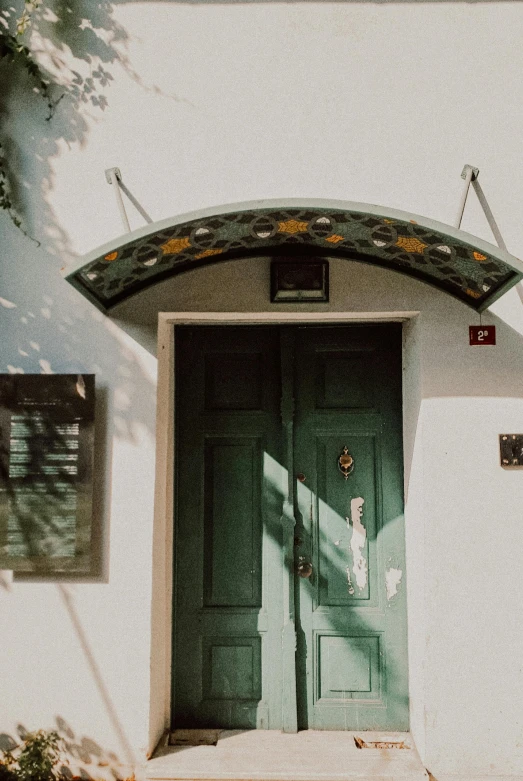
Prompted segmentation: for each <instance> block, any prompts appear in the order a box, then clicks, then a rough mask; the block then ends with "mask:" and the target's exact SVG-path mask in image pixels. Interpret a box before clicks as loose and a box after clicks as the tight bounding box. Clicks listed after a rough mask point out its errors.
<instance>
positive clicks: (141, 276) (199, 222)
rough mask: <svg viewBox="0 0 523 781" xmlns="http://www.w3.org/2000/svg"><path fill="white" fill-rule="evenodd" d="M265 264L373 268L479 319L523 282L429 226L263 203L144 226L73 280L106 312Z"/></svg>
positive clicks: (375, 214) (515, 263)
mask: <svg viewBox="0 0 523 781" xmlns="http://www.w3.org/2000/svg"><path fill="white" fill-rule="evenodd" d="M262 256H263V257H267V256H278V257H282V256H284V257H293V258H296V257H299V256H304V257H305V256H309V257H310V256H322V257H325V258H343V259H346V260H352V261H359V262H363V263H371V264H373V265H377V266H381V267H383V268H388V269H392V270H393V271H397V272H400V273H402V274H406V275H408V276H411V277H415V278H416V279H419V280H421V281H423V282H426V283H428V284H430V285H433V286H435V287H437V288H439V289H440V290H442V291H444V292H445V293H448V294H450V295H452V296H454V297H455V298H458V299H460V300H461V301H463V302H465V303H466V304H468V305H469V306H471V307H472V308H473V309H475V310H477V311H482V310H483V309H485V308H486V307H488V306H489V305H490V304H491V303H492V302H493V301H495V300H496V299H497V298H499V296H500V295H502V294H503V293H504V292H505V291H506V290H508V289H509V288H510V287H512V286H513V285H515V284H516V283H517V282H518V281H519V280H520V279H521V278H522V277H523V263H521V261H519V260H518V259H517V258H515V257H513V256H512V255H509V254H508V253H507V252H505V251H503V250H501V249H499V248H498V247H496V246H494V245H492V244H489V243H487V242H485V241H483V240H481V239H478V238H476V237H474V236H471V235H470V234H468V233H465V232H463V231H460V230H456V229H455V228H452V227H450V226H447V225H444V224H442V223H437V222H434V221H432V220H429V219H427V218H425V217H419V216H417V215H410V214H407V213H405V212H400V211H397V210H391V209H386V208H383V207H378V206H371V205H369V204H356V203H346V202H340V201H331V202H329V201H285V202H281V201H278V202H274V201H265V202H251V203H247V204H242V205H235V206H228V207H222V208H221V210H207V211H206V212H197V213H194V214H190V215H185V216H184V217H179V218H174V219H171V220H163V221H162V222H157V223H154V224H151V225H147V226H145V227H144V228H140V229H139V230H137V231H133V232H132V233H129V234H126V235H124V236H121V237H119V238H118V239H115V240H114V241H112V242H110V243H108V244H106V245H104V246H103V247H100V248H99V249H98V250H95V251H94V252H92V253H90V254H89V255H88V256H86V257H85V258H83V260H82V263H81V266H80V267H79V268H77V269H76V270H74V271H73V272H71V273H70V274H69V275H68V276H67V280H68V281H69V282H70V283H71V284H72V285H74V286H75V287H76V288H77V289H78V290H79V291H80V292H81V293H82V294H83V295H85V296H86V297H87V298H89V299H90V300H91V301H92V302H93V303H94V304H96V305H97V306H98V307H99V308H101V309H103V310H109V309H111V307H113V306H115V305H116V304H118V303H120V302H121V301H124V300H125V299H126V298H128V297H129V296H131V295H135V294H137V293H139V292H140V291H141V290H144V289H145V288H147V287H149V286H150V285H154V284H156V283H158V282H160V281H162V280H164V279H167V278H168V277H174V276H177V275H179V274H183V272H185V271H190V270H191V269H195V268H198V267H201V266H206V265H209V264H211V263H218V262H222V261H225V260H233V259H237V258H252V262H253V263H255V262H256V257H262ZM179 284H183V278H182V279H180V280H179Z"/></svg>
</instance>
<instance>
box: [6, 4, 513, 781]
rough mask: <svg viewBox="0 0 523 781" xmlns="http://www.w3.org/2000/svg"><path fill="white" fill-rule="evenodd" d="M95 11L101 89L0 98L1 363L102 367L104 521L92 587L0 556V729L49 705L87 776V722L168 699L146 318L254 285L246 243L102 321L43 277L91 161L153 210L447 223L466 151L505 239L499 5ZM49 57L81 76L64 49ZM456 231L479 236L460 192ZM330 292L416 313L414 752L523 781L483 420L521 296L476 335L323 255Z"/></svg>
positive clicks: (427, 300)
mask: <svg viewBox="0 0 523 781" xmlns="http://www.w3.org/2000/svg"><path fill="white" fill-rule="evenodd" d="M104 13H105V17H103V18H102V19H100V16H97V17H96V19H95V26H96V25H97V24H100V25H104V26H105V29H106V33H104V36H105V38H106V40H107V47H108V50H109V54H107V51H101V49H100V48H99V47H98V49H96V52H95V54H94V55H93V56H94V59H93V64H92V68H94V67H95V66H96V64H97V56H98V54H100V53H101V54H102V56H103V57H105V61H106V67H107V69H108V70H109V71H110V72H111V73H112V75H113V77H114V80H113V81H112V82H111V84H110V85H109V86H108V87H107V88H106V89H104V90H103V91H104V93H105V95H106V97H107V100H108V106H107V108H106V110H105V111H104V112H101V111H100V110H99V109H97V108H96V107H94V106H92V105H91V104H86V106H85V108H82V109H81V111H80V112H78V113H72V112H71V111H70V110H68V109H67V106H66V105H65V104H64V103H63V102H62V104H60V106H59V108H58V111H57V114H56V116H55V118H54V119H53V120H52V121H51V122H50V123H48V122H45V119H44V114H43V113H42V112H38V111H35V112H34V116H33V117H32V119H31V117H29V120H28V109H27V105H26V104H25V103H24V102H23V101H22V99H21V98H20V97H19V96H18V94H17V93H16V92H12V93H10V94H9V95H8V103H7V109H8V115H7V118H6V121H5V123H4V127H5V128H6V129H7V131H8V132H11V133H13V134H15V137H16V153H17V158H16V159H17V162H18V164H19V171H20V176H21V179H22V184H23V183H24V182H25V186H22V196H23V199H24V200H25V203H26V208H27V210H28V215H29V223H28V227H29V229H30V231H31V232H32V233H33V234H35V235H36V236H37V237H38V238H39V239H41V240H42V247H40V248H37V247H36V246H35V245H34V243H32V242H31V241H29V240H28V239H25V238H24V237H23V236H21V235H20V234H19V233H18V232H17V231H16V230H15V229H14V228H13V227H12V226H11V224H10V223H9V221H8V220H7V219H6V218H5V216H0V232H1V237H2V260H1V278H0V284H1V289H0V297H1V298H2V300H3V304H2V306H0V329H1V342H0V371H2V372H8V371H24V372H36V373H39V372H42V371H43V372H46V371H53V372H68V371H73V372H76V371H86V372H88V371H92V372H96V374H97V384H98V387H99V388H100V389H101V390H102V391H103V392H102V393H101V395H100V403H99V408H98V432H97V433H98V447H97V480H98V486H97V512H99V513H101V514H102V516H103V518H104V519H105V522H106V523H107V525H108V530H109V533H108V537H107V545H106V562H105V564H106V566H105V573H104V577H103V578H102V579H101V580H100V582H97V583H72V584H63V585H62V586H58V585H57V584H55V583H32V582H23V583H22V582H13V581H12V578H11V576H10V574H9V573H1V579H0V602H1V608H0V610H1V615H2V625H3V629H2V642H1V643H0V676H1V687H0V690H1V696H0V732H5V733H6V734H15V731H16V725H17V724H23V725H24V726H25V727H26V728H29V729H34V728H38V727H51V726H53V725H54V724H55V723H56V720H57V718H59V719H63V720H65V722H67V724H68V725H69V727H70V729H71V730H72V733H74V737H70V742H71V743H72V744H74V745H76V746H77V747H78V746H79V747H80V748H77V749H76V751H77V753H79V752H80V754H81V748H82V746H83V748H84V750H85V751H87V752H88V754H89V750H90V752H91V754H90V756H91V759H92V760H95V761H93V762H92V763H91V765H92V770H91V774H92V775H93V776H94V777H96V775H97V773H98V772H102V769H101V768H100V769H98V770H97V768H96V767H95V764H96V761H98V760H97V758H96V750H95V749H94V748H93V745H92V741H95V742H96V744H98V745H99V746H100V747H101V748H102V749H103V751H104V752H105V753H107V752H114V754H115V755H117V756H118V759H119V760H120V761H121V762H122V763H132V762H133V761H135V760H139V759H140V758H141V757H142V756H143V755H144V754H145V752H146V751H147V750H148V749H149V748H150V743H151V740H152V739H153V737H154V735H157V733H158V729H159V723H160V721H161V718H160V717H159V714H158V709H155V708H154V707H153V709H152V717H151V714H150V700H151V694H150V692H151V687H152V691H153V692H154V693H155V697H156V696H157V693H158V690H159V689H160V688H161V681H162V680H163V679H164V678H162V675H163V674H162V672H161V670H160V671H159V667H158V665H159V664H160V662H161V660H160V661H159V659H158V654H161V653H163V651H162V650H158V649H159V648H160V646H161V643H162V642H163V639H162V632H161V629H160V630H159V627H161V616H162V615H166V608H165V605H163V603H162V602H161V600H160V599H159V596H157V597H156V599H155V601H154V606H155V611H153V610H152V593H153V574H154V588H156V589H158V588H159V587H160V585H161V582H162V577H161V573H160V572H159V569H158V568H159V567H160V560H161V561H163V564H162V566H164V565H165V559H162V551H164V550H165V546H164V545H163V537H162V532H161V530H160V532H158V530H157V534H156V536H155V537H154V536H153V495H154V453H155V420H156V400H155V393H156V371H157V366H156V359H155V357H154V354H155V346H154V345H155V338H156V334H155V324H156V313H157V311H158V310H162V311H175V310H177V309H187V310H192V311H206V310H218V311H220V310H221V311H234V310H237V309H238V308H240V303H241V308H242V309H244V310H245V311H263V310H265V309H268V308H269V306H270V305H269V304H268V266H267V263H263V262H262V263H259V264H252V263H249V264H248V263H244V262H238V263H236V264H223V265H222V266H215V267H213V268H211V269H209V270H208V271H207V272H203V271H196V272H191V273H190V274H187V275H185V276H184V277H181V278H179V279H178V280H177V281H176V282H175V283H170V282H168V283H164V284H162V285H160V286H158V287H157V288H155V289H154V290H149V291H147V292H146V293H144V294H143V296H142V297H141V298H139V299H134V300H132V301H129V302H128V303H127V304H124V305H122V306H121V307H119V308H118V310H117V311H115V312H114V316H113V317H111V318H106V317H104V316H103V315H101V314H100V313H98V312H97V311H95V310H94V309H93V307H91V306H90V305H89V304H88V303H87V302H85V301H84V300H83V299H82V298H81V297H80V296H79V295H78V294H77V293H76V292H75V291H74V290H72V289H70V288H69V287H68V285H67V284H66V283H65V282H63V280H61V278H60V276H59V273H58V272H59V268H60V267H61V266H64V265H67V264H69V263H74V262H75V261H76V259H77V256H78V255H79V254H82V253H84V252H87V251H89V250H91V249H92V248H93V247H94V246H96V245H98V244H100V243H102V242H104V241H106V240H108V239H110V238H112V237H113V236H114V235H116V234H118V233H119V232H120V223H119V218H118V212H117V209H116V205H115V203H114V200H113V193H112V192H111V189H110V187H109V186H108V185H107V184H106V183H105V180H104V175H103V171H104V169H105V168H107V167H109V166H113V165H118V166H119V167H120V168H121V170H122V172H123V175H124V179H125V181H126V182H127V184H128V186H129V187H130V188H131V190H133V192H134V193H135V195H136V196H137V197H138V198H139V199H140V200H141V201H142V202H143V204H144V206H145V207H146V208H147V209H148V211H149V212H150V213H151V214H152V215H153V217H154V218H155V219H159V218H162V217H168V216H170V215H172V214H176V213H183V212H187V211H190V210H194V209H198V208H203V207H207V206H212V205H217V204H220V203H229V202H234V201H245V200H250V199H255V198H269V197H278V198H284V197H311V198H339V199H342V200H343V199H350V200H356V201H363V202H365V201H367V202H371V203H382V204H386V205H389V206H392V207H396V208H400V209H405V210H411V211H414V212H417V213H420V214H426V215H427V216H430V217H433V218H435V219H439V220H442V221H447V222H451V221H452V220H453V218H454V214H455V211H456V207H457V202H458V200H459V195H460V192H461V187H462V181H461V179H460V178H459V174H460V172H461V169H462V166H463V164H464V163H466V162H468V163H471V164H474V165H477V166H478V167H479V168H480V169H481V174H480V179H481V181H482V183H483V187H484V189H485V191H486V194H487V196H488V198H489V201H490V203H491V206H492V208H493V210H494V212H495V214H496V216H497V217H498V221H499V223H500V225H501V228H502V230H503V234H504V236H505V239H506V242H507V244H508V246H509V249H510V250H511V251H512V252H514V254H516V255H519V256H520V257H521V256H523V234H522V232H521V220H520V212H521V205H522V204H523V184H522V182H521V179H519V178H517V177H516V176H515V171H516V170H517V167H516V165H517V161H519V158H520V154H521V134H520V128H521V119H522V114H523V110H522V108H521V107H522V106H523V100H522V98H523V86H522V84H521V78H520V74H521V72H522V71H523V68H522V65H523V62H522V60H523V49H522V47H521V46H520V45H519V44H520V38H521V31H522V27H523V5H522V4H521V3H520V2H507V3H496V2H477V3H467V4H464V3H463V4H462V3H454V2H440V3H437V2H434V3H431V2H427V3H424V2H414V3H408V2H405V3H388V2H384V3H380V4H374V3H355V2H339V3H323V2H322V3H313V2H296V3H290V4H283V3H282V4H279V3H271V2H260V3H257V2H247V3H213V2H206V3H192V2H187V3H183V2H179V3H174V2H148V3H134V2H127V3H122V4H119V5H116V6H114V7H111V8H109V9H106V11H104ZM102 16H103V15H102ZM122 31H123V33H122ZM115 33H118V35H119V40H118V37H116V38H115V37H114V36H115ZM73 37H74V36H73ZM72 49H73V50H74V46H72ZM61 56H62V57H63V58H64V61H65V63H68V64H69V65H71V67H74V68H75V69H77V70H78V71H79V72H81V73H82V74H84V75H88V70H89V67H90V66H89V65H86V62H85V61H82V62H76V63H75V62H73V59H72V54H71V51H70V49H68V48H63V49H62V51H61ZM117 56H118V57H119V59H116V57H117ZM62 77H63V78H64V79H66V78H68V74H67V71H66V70H64V69H62ZM24 100H25V99H24ZM72 121H74V123H75V125H74V127H73V126H72V125H71V122H72ZM131 214H132V218H131V219H132V223H133V225H135V226H137V225H139V224H140V220H139V218H136V217H135V215H134V214H133V213H132V210H131ZM463 227H464V228H465V229H467V230H469V231H470V232H473V233H476V234H477V235H480V236H482V237H484V238H487V239H489V238H490V234H489V231H488V229H487V228H486V227H485V223H484V221H483V218H482V215H481V213H480V211H479V209H478V207H477V205H476V203H475V201H474V196H473V195H472V196H471V201H470V204H469V206H468V207H467V211H466V215H465V219H464V223H463ZM270 308H271V310H272V311H277V310H278V307H274V306H272V307H270ZM279 309H280V310H281V311H292V307H283V306H282V305H280V307H279ZM327 309H330V310H331V311H348V312H353V313H357V312H387V311H398V310H401V311H411V312H420V315H419V316H418V317H417V318H415V319H412V320H411V321H409V326H408V328H407V329H406V357H407V358H408V360H407V364H406V381H405V401H406V410H407V411H408V414H406V428H405V457H406V478H407V480H406V489H407V491H406V493H407V554H408V563H407V566H408V584H409V585H408V588H409V594H408V597H409V611H410V623H409V643H410V646H409V647H410V657H411V658H410V663H411V676H410V681H411V701H412V717H413V729H414V730H415V736H416V741H417V745H418V748H419V749H420V751H421V753H422V756H423V759H424V761H425V764H426V766H427V767H428V768H429V770H431V772H432V773H433V774H434V775H435V776H436V778H437V779H438V781H439V780H440V778H443V777H444V776H445V775H446V774H458V775H460V774H461V775H464V776H466V775H468V776H471V775H475V776H478V775H491V776H503V775H521V776H523V716H522V714H521V708H520V702H521V699H522V694H523V672H522V669H521V663H520V657H521V649H522V648H523V634H522V631H521V628H520V626H519V621H518V616H519V601H520V600H519V573H520V569H521V568H520V562H519V551H520V550H521V548H522V543H523V528H522V524H521V506H522V499H523V483H522V479H523V478H522V475H521V472H519V471H504V470H502V469H501V468H500V467H499V464H498V443H497V436H498V434H499V433H501V432H504V431H506V432H512V431H516V432H520V431H521V430H522V425H521V422H522V418H523V390H522V387H523V385H522V378H523V349H522V346H523V345H522V338H523V337H522V334H523V312H522V306H521V301H520V299H519V297H518V294H517V293H516V292H515V291H514V292H512V293H511V294H508V295H507V297H506V298H505V299H504V300H503V301H501V302H500V303H499V304H497V305H496V307H495V309H496V312H497V316H494V315H493V314H487V315H486V316H485V318H484V319H485V321H487V322H496V324H497V326H498V345H497V346H496V347H485V348H470V347H469V346H468V343H467V342H468V340H467V337H468V333H467V327H468V325H469V324H471V323H476V322H478V320H477V317H476V316H475V315H473V314H472V313H471V312H469V310H467V309H466V308H465V307H464V306H463V305H462V304H459V303H457V302H454V301H452V300H451V299H450V298H448V297H446V296H443V295H442V294H440V293H437V292H435V291H434V290H432V289H431V288H428V287H424V286H423V285H421V284H420V283H417V282H415V281H413V280H409V279H404V278H402V277H400V276H397V275H394V274H392V273H390V272H385V271H383V270H378V269H374V268H370V267H366V266H358V265H355V264H350V263H343V262H334V263H332V264H331V302H330V304H329V305H328V306H316V307H314V311H315V312H319V311H324V310H327ZM300 311H303V309H300ZM153 548H154V551H155V554H154V555H153ZM153 560H154V562H155V570H154V573H153ZM158 605H161V606H162V607H161V609H160V608H159V607H158ZM153 629H154V632H155V643H154V644H153V645H154V649H155V654H154V655H153V657H152V662H153V664H152V668H153V672H152V678H151V632H152V630H153ZM162 647H163V646H162ZM151 681H152V683H151ZM162 708H163V711H164V712H165V704H163V705H162ZM60 723H61V722H60ZM62 726H63V725H62ZM89 741H91V742H89ZM84 758H85V753H84ZM103 761H105V760H103ZM111 761H112V760H111Z"/></svg>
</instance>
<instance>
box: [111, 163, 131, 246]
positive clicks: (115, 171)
mask: <svg viewBox="0 0 523 781" xmlns="http://www.w3.org/2000/svg"><path fill="white" fill-rule="evenodd" d="M105 178H106V180H107V181H108V183H109V184H112V185H113V187H114V194H115V195H116V203H117V204H118V210H119V212H120V217H121V218H122V222H123V226H124V229H125V231H126V232H127V233H130V232H131V226H130V225H129V220H128V218H127V212H126V211H125V206H124V202H123V199H122V193H121V192H120V187H119V184H120V180H121V178H122V175H121V173H120V169H119V168H108V169H107V170H106V172H105Z"/></svg>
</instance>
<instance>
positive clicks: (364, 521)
mask: <svg viewBox="0 0 523 781" xmlns="http://www.w3.org/2000/svg"><path fill="white" fill-rule="evenodd" d="M294 344H295V355H296V363H295V365H296V369H295V372H296V373H295V389H296V411H295V438H294V465H295V470H296V472H297V473H302V474H303V475H304V476H305V481H304V482H299V481H298V482H297V501H296V508H297V511H296V521H297V522H296V530H295V541H296V555H297V557H298V560H299V557H300V556H302V557H303V558H304V559H305V560H306V561H308V562H309V561H310V562H311V563H312V567H313V571H312V576H311V577H310V578H301V577H298V578H296V609H297V627H298V649H297V666H298V675H297V689H298V725H299V727H300V728H305V727H309V728H312V729H367V730H379V729H384V730H406V729H408V700H407V631H406V603H405V557H404V528H403V470H402V436H401V403H402V401H401V326H399V325H398V326H386V327H383V326H368V327H352V328H322V329H317V328H303V329H298V330H297V331H296V332H295V340H294ZM345 448H347V450H348V454H350V456H352V458H353V459H354V463H353V471H352V472H351V473H350V474H349V475H348V477H347V478H345V475H344V474H343V472H342V470H341V469H340V464H339V458H340V456H341V455H342V453H343V452H344V449H345Z"/></svg>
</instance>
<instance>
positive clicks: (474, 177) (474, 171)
mask: <svg viewBox="0 0 523 781" xmlns="http://www.w3.org/2000/svg"><path fill="white" fill-rule="evenodd" d="M478 176H479V168H475V167H474V166H473V165H468V164H467V165H465V166H464V168H463V171H462V172H461V178H462V179H464V180H465V186H464V188H463V193H462V195H461V200H460V204H459V208H458V213H457V217H456V222H455V223H454V225H455V227H456V228H459V227H461V220H462V219H463V212H464V211H465V204H466V203H467V196H468V194H469V189H470V185H471V184H472V187H473V188H474V191H475V193H476V195H477V197H478V201H479V203H480V206H481V208H482V209H483V213H484V215H485V217H486V218H487V222H488V224H489V227H490V230H491V231H492V233H493V235H494V238H495V239H496V243H497V245H498V247H501V249H504V250H505V251H508V250H507V245H506V244H505V242H504V241H503V236H502V235H501V231H500V230H499V228H498V224H497V222H496V220H495V219H494V215H493V214H492V210H491V208H490V206H489V205H488V203H487V199H486V198H485V193H484V192H483V189H482V187H481V185H480V183H479V182H478Z"/></svg>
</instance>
